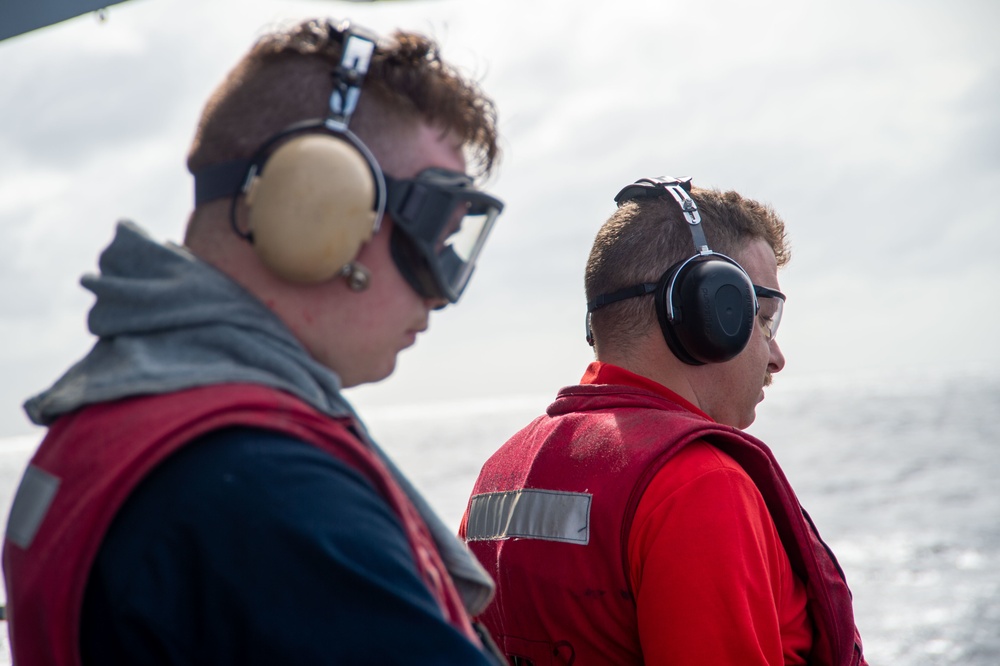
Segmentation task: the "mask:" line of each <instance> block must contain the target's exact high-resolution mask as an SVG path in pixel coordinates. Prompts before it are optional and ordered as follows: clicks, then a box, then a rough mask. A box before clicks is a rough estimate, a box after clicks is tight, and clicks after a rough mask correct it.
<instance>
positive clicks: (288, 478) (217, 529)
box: [81, 428, 492, 666]
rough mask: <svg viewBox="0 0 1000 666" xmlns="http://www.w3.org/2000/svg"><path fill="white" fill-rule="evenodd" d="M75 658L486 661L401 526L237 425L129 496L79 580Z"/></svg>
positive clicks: (307, 459) (359, 480)
mask: <svg viewBox="0 0 1000 666" xmlns="http://www.w3.org/2000/svg"><path fill="white" fill-rule="evenodd" d="M81 651H82V654H83V662H84V664H94V665H97V664H100V665H101V666H114V665H115V664H128V665H130V666H131V665H134V664H212V665H214V666H219V665H223V664H241V665H253V664H267V665H268V666H273V665H274V664H379V665H385V664H404V663H405V664H435V665H441V664H482V665H486V664H490V663H492V660H490V659H489V658H488V657H487V656H486V655H485V654H484V653H483V652H482V651H480V649H479V648H477V647H476V646H475V645H473V644H472V643H471V642H469V641H468V640H467V639H466V638H465V637H464V636H463V635H462V634H461V633H459V632H458V631H457V630H456V629H455V628H454V627H452V626H451V625H450V624H449V623H448V622H447V621H446V620H445V618H444V616H443V615H442V613H441V611H440V609H439V608H438V605H437V603H436V602H435V600H434V598H433V597H432V596H431V594H430V591H429V590H428V589H427V587H426V586H425V585H424V583H423V580H422V579H421V577H420V574H419V572H418V571H417V568H416V566H415V564H414V562H413V556H412V552H411V550H410V546H409V543H408V541H407V539H406V535H405V533H404V531H403V527H402V525H401V524H400V522H399V519H398V518H397V517H396V515H395V514H394V513H393V512H392V510H391V509H390V508H389V506H388V505H387V504H386V503H385V501H384V500H383V499H382V498H381V496H379V494H378V493H377V492H376V491H375V490H374V488H373V487H372V486H371V484H370V483H368V481H367V480H365V479H364V478H363V477H362V476H361V475H360V474H358V473H357V472H356V471H354V470H353V469H351V468H350V467H349V466H347V465H346V464H344V463H343V462H341V461H339V460H337V459H336V458H334V457H333V456H331V455H329V454H327V453H325V452H323V451H321V450H319V449H317V448H316V447H314V446H311V445H308V444H306V443H303V442H301V441H298V440H295V439H293V438H289V437H287V436H285V435H281V434H277V433H273V432H270V431H266V430H259V429H251V428H232V429H227V430H222V431H219V432H216V433H213V434H210V435H208V436H206V437H204V438H202V439H200V440H199V441H197V442H193V443H191V444H190V445H188V446H186V447H184V448H182V449H181V450H180V451H179V452H177V453H176V454H174V455H173V456H172V457H170V458H169V459H168V460H167V461H165V462H164V463H163V464H162V465H160V466H159V467H157V468H156V469H155V470H154V471H153V472H152V473H151V474H150V475H149V476H148V477H147V478H146V479H144V480H143V482H142V483H141V484H140V485H139V487H138V488H137V489H136V490H135V491H134V492H133V493H132V495H131V496H130V497H129V498H128V499H127V501H126V502H125V504H124V506H123V507H122V508H121V510H120V511H119V513H118V515H117V516H116V517H115V519H114V522H113V523H112V525H111V528H110V531H109V532H108V534H107V536H106V537H105V539H104V542H103V544H102V545H101V548H100V551H99V553H98V556H97V559H96V561H95V564H94V567H93V569H92V571H91V574H90V579H89V581H88V583H87V589H86V594H85V598H84V607H83V616H82V621H81Z"/></svg>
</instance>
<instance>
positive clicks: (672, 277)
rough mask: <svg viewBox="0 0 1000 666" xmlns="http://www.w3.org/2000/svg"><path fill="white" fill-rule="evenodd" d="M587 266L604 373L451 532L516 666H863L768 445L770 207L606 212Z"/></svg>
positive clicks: (501, 466)
mask: <svg viewBox="0 0 1000 666" xmlns="http://www.w3.org/2000/svg"><path fill="white" fill-rule="evenodd" d="M615 201H616V202H617V203H618V206H619V207H618V210H617V211H616V212H615V213H614V214H613V215H612V216H611V218H610V219H609V220H608V221H607V223H606V224H605V225H604V226H603V227H602V229H601V230H600V231H599V232H598V235H597V238H596V240H595V242H594V246H593V249H592V250H591V254H590V258H589V261H588V263H587V270H586V278H585V282H586V292H587V300H588V314H587V336H588V341H589V342H590V343H591V344H592V345H593V346H594V347H595V352H596V356H597V360H596V361H595V362H593V363H592V364H591V365H590V366H589V367H588V368H587V371H586V373H585V374H584V376H583V379H582V381H581V384H580V385H579V386H573V387H568V388H564V389H563V390H561V391H560V392H559V395H558V396H557V398H556V401H555V402H554V403H553V404H552V405H550V407H549V408H548V410H547V412H546V414H545V415H543V416H541V417H539V418H538V419H536V420H535V421H534V422H532V423H531V424H530V425H528V426H527V427H526V428H525V429H523V430H522V431H521V432H519V433H518V434H516V435H515V436H514V437H513V438H512V439H511V440H510V441H508V442H507V443H506V444H505V445H504V446H503V447H501V448H500V449H499V450H498V451H497V453H495V454H494V455H493V457H491V459H490V460H489V461H488V462H487V463H486V465H485V466H484V467H483V471H482V473H481V474H480V477H479V479H478V481H477V483H476V487H475V489H474V491H473V496H472V498H471V500H470V504H469V508H468V511H467V514H466V517H465V520H463V524H462V535H463V536H464V537H465V538H466V539H467V541H468V543H469V545H470V547H471V548H472V550H473V552H474V553H475V554H476V556H477V557H478V558H479V560H480V561H481V562H482V563H483V565H484V566H485V567H486V568H487V570H489V571H490V572H491V573H492V574H493V575H494V578H495V579H496V581H497V585H498V591H497V596H496V598H495V600H494V602H493V603H492V604H491V605H490V606H489V607H488V608H487V610H486V611H485V613H484V614H483V615H482V620H483V621H484V623H485V624H486V625H487V627H489V629H490V630H491V631H492V632H493V635H494V638H495V639H496V640H497V642H498V644H499V645H500V647H501V649H502V650H503V651H504V652H505V653H506V654H507V656H508V658H509V659H510V660H511V663H513V664H535V665H536V666H537V665H540V664H556V663H559V664H562V663H565V664H570V663H576V664H619V665H621V664H644V663H645V664H672V665H683V664H699V665H704V664H712V665H721V664H739V665H741V666H748V665H755V664H760V665H765V664H766V665H769V666H777V665H779V664H805V663H810V664H862V663H864V657H863V656H862V650H861V643H860V640H859V638H858V635H857V631H856V629H855V626H854V619H853V611H852V606H851V597H850V592H849V590H848V589H847V586H846V583H845V582H844V579H843V574H842V572H841V571H840V568H839V566H838V565H837V563H836V560H835V559H834V557H833V555H832V554H831V553H830V552H829V549H828V548H826V546H825V545H824V544H823V542H822V541H821V540H820V538H819V535H818V534H817V532H816V530H815V528H814V527H813V526H812V523H811V521H810V520H809V519H808V516H807V515H806V514H805V513H804V511H803V510H802V509H801V507H800V506H799V504H798V501H797V499H796V498H795V494H794V492H793V491H792V489H791V487H790V486H789V485H788V482H787V481H786V480H785V477H784V475H783V474H782V472H781V470H780V468H779V467H778V465H777V463H776V461H775V460H774V458H773V456H772V455H771V453H770V451H769V450H768V449H767V447H766V446H765V445H764V444H763V443H761V442H759V441H758V440H756V439H754V438H753V437H751V436H749V435H747V434H745V433H743V432H742V429H743V428H746V427H747V426H749V425H750V424H751V423H752V422H753V420H754V418H755V410H756V407H757V404H758V403H759V402H760V401H761V400H763V399H764V387H766V386H768V385H769V384H770V383H771V378H772V375H773V373H775V372H779V371H780V370H781V369H782V368H783V367H784V365H785V358H784V356H783V355H782V353H781V349H780V348H779V347H778V343H777V341H776V339H775V333H776V331H777V328H778V323H779V322H780V318H781V312H782V307H783V303H784V300H785V296H784V295H783V294H782V293H781V292H780V291H779V286H778V277H777V271H778V268H779V267H781V266H783V265H784V264H785V263H786V262H787V261H788V259H789V252H788V248H787V246H786V244H785V229H784V224H783V222H782V221H781V219H780V218H779V217H778V216H777V215H776V214H775V213H774V211H772V210H771V209H770V208H768V207H766V206H764V205H761V204H759V203H757V202H755V201H751V200H749V199H746V198H744V197H742V196H740V195H739V194H737V193H736V192H719V191H715V190H704V189H699V188H693V187H692V186H691V182H690V179H683V180H678V179H660V178H656V179H642V180H640V181H637V182H636V183H634V184H632V185H629V186H627V187H625V188H624V189H623V190H622V191H621V192H620V193H619V194H618V196H617V197H616V198H615Z"/></svg>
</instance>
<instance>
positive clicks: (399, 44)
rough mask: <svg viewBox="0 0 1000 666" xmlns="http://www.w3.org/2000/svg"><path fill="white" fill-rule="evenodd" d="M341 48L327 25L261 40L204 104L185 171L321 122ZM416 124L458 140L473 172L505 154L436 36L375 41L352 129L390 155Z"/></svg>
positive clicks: (488, 105)
mask: <svg viewBox="0 0 1000 666" xmlns="http://www.w3.org/2000/svg"><path fill="white" fill-rule="evenodd" d="M341 47H342V33H341V31H340V29H339V27H338V26H337V25H336V24H335V23H334V22H332V21H330V20H327V19H310V20H306V21H301V22H298V23H296V24H294V25H292V26H290V27H288V28H287V29H279V30H276V31H273V32H271V33H268V34H265V35H264V36H262V37H261V38H260V39H259V40H258V41H257V43H256V44H255V45H254V46H253V48H251V50H250V51H249V53H247V54H246V55H245V56H244V57H243V59H242V60H241V61H240V62H239V63H238V64H237V65H236V67H235V68H234V69H233V70H232V71H231V72H230V73H229V75H228V76H227V77H226V79H225V80H224V81H223V82H222V84H221V85H220V86H219V87H218V88H217V89H216V91H215V93H214V94H213V95H212V97H211V98H210V99H209V101H208V103H207V104H206V106H205V109H204V111H203V113H202V117H201V121H200V122H199V125H198V129H197V132H196V134H195V138H194V141H193V143H192V146H191V149H190V152H189V153H188V169H189V170H190V171H191V172H192V173H193V172H196V171H198V170H200V169H202V168H204V167H205V166H208V165H210V164H216V163H219V162H224V161H227V160H233V159H245V158H248V157H250V156H252V155H253V154H254V153H255V152H256V150H257V149H258V148H259V147H260V146H261V144H263V143H264V142H265V141H266V140H267V139H268V138H269V137H271V136H273V135H274V134H275V133H277V132H278V131H280V130H282V129H283V128H285V127H288V126H289V125H291V124H293V123H296V122H299V121H302V120H308V119H314V118H324V117H325V116H326V115H327V112H328V108H329V107H328V100H329V97H330V93H331V92H332V90H333V85H334V80H333V72H334V71H335V70H336V68H337V66H338V65H339V64H340V56H341ZM419 121H423V122H426V123H428V124H430V125H433V126H436V127H440V128H442V129H443V130H447V131H450V132H453V133H455V134H456V135H457V136H458V137H459V138H460V139H461V141H462V145H463V146H464V148H465V149H466V151H467V153H468V155H469V157H470V159H471V162H472V166H473V169H474V171H475V172H476V175H480V176H483V175H488V174H489V173H490V172H491V171H492V170H493V168H494V166H495V164H496V163H497V161H498V159H499V155H500V149H499V147H498V145H497V127H496V123H497V120H496V109H495V106H494V104H493V102H492V100H490V99H489V98H488V97H486V96H485V95H484V94H483V93H482V91H481V90H480V89H479V86H478V85H477V84H476V82H474V81H472V80H470V79H468V78H466V77H464V76H463V75H462V74H461V73H460V72H458V71H457V70H456V69H455V68H454V67H452V66H451V65H449V64H448V63H446V62H445V61H444V60H442V59H441V54H440V51H439V49H438V45H437V44H436V43H435V42H434V41H433V40H432V39H430V38H428V37H425V36H423V35H420V34H416V33H412V32H403V31H397V32H396V33H394V34H393V35H392V36H391V37H390V38H389V39H380V40H379V42H378V45H377V48H376V50H375V53H374V55H373V58H372V62H371V64H370V66H369V70H368V74H367V76H366V77H365V82H364V85H363V93H362V95H361V99H360V101H359V103H358V108H357V110H356V111H355V114H354V117H353V118H352V121H351V130H352V131H353V132H354V133H355V134H356V135H357V136H358V137H359V138H360V139H361V140H362V141H364V142H365V143H366V144H367V145H368V146H369V148H371V149H372V150H373V151H377V152H378V151H380V150H381V152H383V153H385V152H387V151H390V150H391V147H392V143H393V142H394V140H396V139H398V138H399V136H400V135H401V132H404V131H405V130H406V128H407V127H409V126H412V125H413V124H414V123H416V122H419Z"/></svg>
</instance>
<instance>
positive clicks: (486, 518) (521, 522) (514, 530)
mask: <svg viewBox="0 0 1000 666" xmlns="http://www.w3.org/2000/svg"><path fill="white" fill-rule="evenodd" d="M592 497H593V495H591V494H590V493H569V492H560V491H556V490H535V489H529V488H526V489H523V490H512V491H508V492H503V493H486V494H483V495H474V496H473V497H472V503H471V505H470V506H469V519H468V523H467V525H466V528H465V538H466V539H467V540H469V541H486V540H493V539H509V538H511V537H520V538H523V539H544V540H546V541H568V542H569V543H578V544H582V545H586V544H587V543H588V542H589V541H590V501H591V498H592Z"/></svg>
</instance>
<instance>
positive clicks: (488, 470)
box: [461, 384, 865, 666]
mask: <svg viewBox="0 0 1000 666" xmlns="http://www.w3.org/2000/svg"><path fill="white" fill-rule="evenodd" d="M696 440H701V441H705V442H708V443H709V444H711V445H713V446H715V447H717V448H718V449H720V450H722V451H723V452H725V453H726V454H728V455H729V456H731V457H732V458H733V459H735V460H736V461H737V463H739V465H740V466H741V467H742V468H743V469H744V470H745V471H746V473H747V474H748V476H749V477H750V478H751V479H752V481H753V482H754V484H755V485H756V486H757V488H758V489H759V491H760V493H761V495H762V496H763V498H764V501H765V503H766V505H767V508H768V512H769V513H770V515H771V517H772V519H773V521H774V524H775V527H776V529H777V532H778V535H779V536H780V538H781V542H782V544H783V546H784V547H785V550H786V551H787V554H788V557H789V560H790V563H791V566H792V569H793V571H794V572H795V574H796V575H797V576H798V577H799V578H800V579H801V580H802V581H803V582H804V584H805V586H806V594H807V596H808V606H807V607H808V611H809V614H810V616H811V618H812V620H813V623H814V625H815V633H814V643H813V648H812V652H811V655H810V662H809V663H811V664H829V665H836V666H848V665H850V666H856V665H858V664H864V663H865V661H864V658H863V656H862V649H861V642H860V637H859V635H858V632H857V630H856V628H855V624H854V614H853V608H852V602H851V593H850V591H849V590H848V588H847V584H846V582H845V581H844V577H843V573H842V572H841V570H840V566H839V565H838V564H837V561H836V559H835V558H834V557H833V554H832V553H831V552H830V551H829V549H828V548H827V547H826V545H825V544H824V543H823V542H822V541H821V540H820V538H819V535H818V533H817V532H816V530H815V527H814V526H813V525H812V522H811V521H810V519H809V517H808V515H807V514H806V513H805V512H804V511H803V509H802V508H801V506H800V505H799V502H798V499H797V498H796V497H795V494H794V492H793V491H792V489H791V487H790V485H789V484H788V481H787V480H786V479H785V476H784V474H783V473H782V471H781V469H780V468H779V467H778V464H777V462H776V461H775V460H774V457H773V456H772V454H771V452H770V450H769V449H768V448H767V446H766V445H764V444H763V443H762V442H760V441H759V440H757V439H755V438H753V437H751V436H750V435H747V434H746V433H743V432H741V431H739V430H737V429H735V428H730V427H728V426H723V425H720V424H717V423H714V422H711V421H708V420H706V419H704V418H702V417H700V416H697V415H695V414H693V413H691V412H689V411H687V410H684V409H682V408H680V407H678V406H677V405H675V404H674V403H672V402H671V401H669V400H667V399H666V398H665V397H663V396H660V395H658V394H656V393H653V392H650V391H646V390H643V389H640V388H632V387H626V386H615V385H596V384H595V385H582V386H574V387H569V388H564V389H563V390H562V391H560V392H559V396H558V398H557V399H556V401H555V402H554V403H553V404H552V405H550V406H549V408H548V414H547V415H545V416H541V417H539V418H538V419H536V420H535V421H534V422H533V423H531V424H530V425H528V426H527V427H526V428H524V429H523V430H522V431H520V432H519V433H517V434H516V435H514V437H513V438H512V439H511V440H510V441H508V442H507V443H506V444H505V445H504V446H503V447H501V448H500V450H499V451H497V453H496V454H494V456H493V457H492V458H491V459H490V460H489V461H488V462H487V463H486V465H485V466H484V467H483V471H482V473H481V475H480V477H479V480H478V481H477V483H476V486H475V488H474V490H473V495H472V499H471V500H470V503H469V509H468V510H467V512H466V516H465V518H464V519H463V522H462V528H461V533H462V535H463V536H464V537H465V538H466V539H467V541H468V544H469V547H470V548H471V549H472V551H473V553H474V554H475V555H476V556H477V557H478V558H479V560H480V562H482V564H483V565H484V566H485V567H486V570H487V571H488V572H490V573H491V574H492V575H493V577H494V579H495V580H496V581H497V591H496V596H495V597H494V600H493V603H492V604H490V606H489V607H488V608H487V609H486V611H485V612H484V613H483V615H482V616H481V617H480V618H478V619H480V620H481V621H482V622H483V624H485V625H486V626H487V628H489V629H490V631H491V632H492V633H493V636H494V638H495V639H496V641H497V642H498V644H499V647H500V649H501V650H502V651H504V652H505V654H507V655H508V656H509V657H519V658H521V659H523V660H527V661H528V662H530V663H532V664H534V665H535V666H541V665H542V664H570V663H574V662H575V663H576V664H603V663H606V664H619V665H623V664H641V663H643V656H642V650H641V646H640V644H639V635H638V620H637V618H636V606H635V599H634V596H633V590H632V589H631V584H630V576H629V569H628V551H627V546H628V539H629V534H630V531H631V526H632V519H633V516H634V513H635V510H636V507H637V505H638V504H639V500H640V499H641V497H642V495H643V491H644V490H645V488H646V486H647V485H648V484H649V482H650V480H651V479H652V478H653V476H654V475H655V474H656V472H657V471H658V470H659V469H660V468H661V467H663V465H664V464H665V463H666V462H667V461H668V460H669V459H670V458H671V457H672V456H673V455H674V454H676V453H677V452H678V451H680V450H681V449H682V448H683V447H684V446H686V445H687V444H689V443H691V442H694V441H696ZM515 663H523V662H515Z"/></svg>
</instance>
